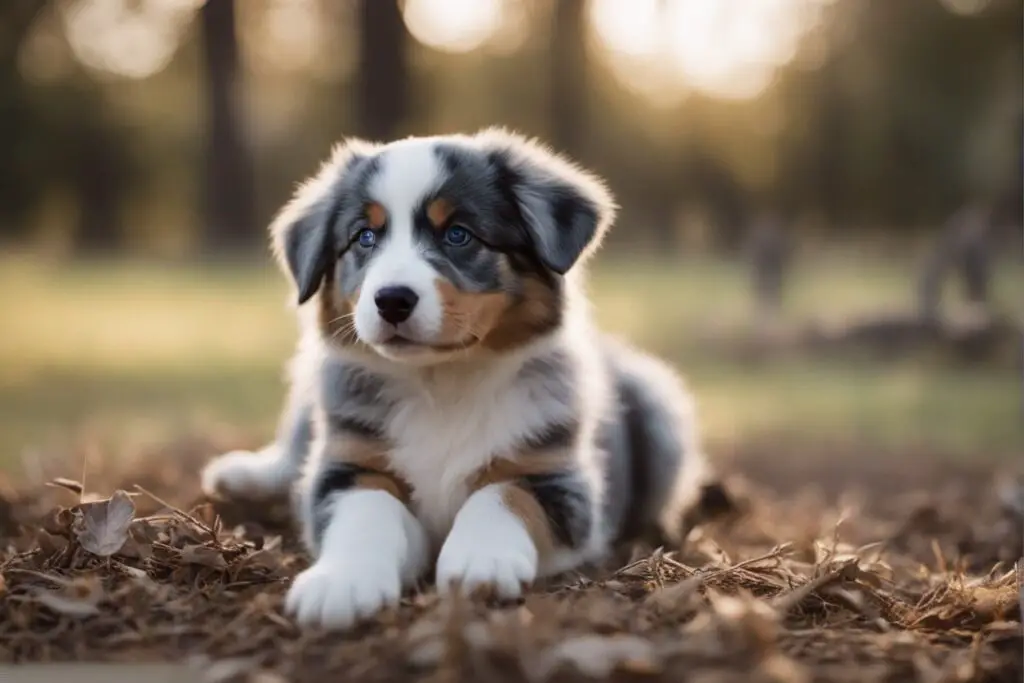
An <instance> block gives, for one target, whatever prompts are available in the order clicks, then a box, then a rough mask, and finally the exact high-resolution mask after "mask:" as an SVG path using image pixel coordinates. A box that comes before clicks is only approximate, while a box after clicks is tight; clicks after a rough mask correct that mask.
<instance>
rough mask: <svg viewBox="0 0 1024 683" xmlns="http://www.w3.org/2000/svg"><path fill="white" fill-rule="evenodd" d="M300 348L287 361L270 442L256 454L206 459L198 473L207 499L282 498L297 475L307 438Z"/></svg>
mask: <svg viewBox="0 0 1024 683" xmlns="http://www.w3.org/2000/svg"><path fill="white" fill-rule="evenodd" d="M314 368H315V365H314V364H313V362H312V359H310V358H308V357H307V356H306V355H305V354H303V353H302V351H301V350H300V352H299V353H297V354H296V355H295V357H294V358H293V359H292V362H291V367H290V380H291V381H290V386H289V389H288V400H287V403H286V405H285V409H284V413H283V414H282V416H281V420H280V422H279V423H278V429H277V436H276V437H275V439H274V440H273V441H272V442H271V443H269V444H267V445H266V446H264V447H263V448H261V449H260V450H258V451H256V452H255V453H253V452H251V451H231V452H230V453H225V454H223V455H221V456H219V457H217V458H215V459H214V460H212V461H210V462H209V463H208V464H207V465H206V467H205V468H204V469H203V472H202V475H201V481H202V488H203V492H204V493H206V494H207V495H210V496H222V497H229V498H241V499H245V500H263V499H267V498H277V497H286V496H287V495H288V494H289V493H290V491H291V487H292V484H294V482H295V480H296V479H297V478H298V476H299V472H300V471H301V468H302V463H303V462H304V461H305V460H306V457H307V455H308V453H309V448H310V444H311V442H312V440H313V400H314V389H313V387H312V382H311V381H310V380H311V378H312V370H313V369H314Z"/></svg>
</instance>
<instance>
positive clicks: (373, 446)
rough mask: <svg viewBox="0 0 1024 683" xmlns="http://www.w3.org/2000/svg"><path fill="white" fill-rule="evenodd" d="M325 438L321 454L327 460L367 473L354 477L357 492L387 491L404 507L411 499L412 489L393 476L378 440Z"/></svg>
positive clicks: (354, 437) (335, 435)
mask: <svg viewBox="0 0 1024 683" xmlns="http://www.w3.org/2000/svg"><path fill="white" fill-rule="evenodd" d="M328 438H329V441H328V443H327V447H326V448H325V449H324V453H325V455H326V457H327V458H328V459H329V460H331V461H333V462H341V463H346V464H350V465H356V466H358V467H361V468H364V469H366V470H367V471H366V472H363V473H361V474H359V475H357V476H356V482H355V485H356V487H357V488H365V489H375V490H381V491H387V492H388V493H390V494H391V495H393V496H394V497H395V498H397V499H398V500H400V501H402V502H403V503H406V504H408V502H409V499H410V498H411V496H412V487H411V486H410V485H409V483H408V482H406V481H405V480H404V479H402V478H401V477H399V476H398V475H396V474H395V473H394V471H393V469H392V467H391V461H390V459H389V458H388V450H389V449H388V445H387V444H386V443H384V442H383V441H381V440H379V439H374V438H368V437H362V436H354V435H349V434H332V435H331V436H330V437H328Z"/></svg>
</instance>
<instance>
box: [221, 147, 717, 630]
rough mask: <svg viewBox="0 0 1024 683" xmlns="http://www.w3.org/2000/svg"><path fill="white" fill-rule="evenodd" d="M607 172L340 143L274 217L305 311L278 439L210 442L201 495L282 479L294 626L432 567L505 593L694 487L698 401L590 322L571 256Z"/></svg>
mask: <svg viewBox="0 0 1024 683" xmlns="http://www.w3.org/2000/svg"><path fill="white" fill-rule="evenodd" d="M614 212H615V206H614V203H613V200H612V198H611V196H610V195H609V193H608V191H607V190H606V189H605V187H604V186H603V184H602V183H601V181H599V180H598V179H597V178H595V177H594V176H592V175H590V174H589V173H587V172H585V171H583V170H581V169H579V168H577V167H576V166H574V165H573V164H571V163H569V162H567V161H566V160H564V159H562V158H560V157H558V156H556V155H555V154H553V153H552V152H551V151H549V150H548V149H546V148H545V147H544V146H542V145H540V144H539V143H537V142H535V141H532V140H527V139H524V138H522V137H519V136H518V135H515V134H512V133H509V132H506V131H502V130H497V129H489V130H485V131H482V132H480V133H478V134H476V135H472V136H465V135H452V136H439V137H427V138H409V139H405V140H399V141H396V142H392V143H390V144H384V145H378V144H370V143H367V142H363V141H356V140H352V141H347V142H343V143H341V144H340V145H338V146H337V147H336V148H335V150H334V152H333V154H332V155H331V158H330V159H329V160H328V161H327V162H326V163H325V164H324V165H323V166H322V168H321V169H320V171H319V172H318V173H317V174H316V176H315V177H313V178H312V179H311V180H309V181H308V182H306V183H305V184H303V185H302V186H301V187H300V188H299V189H298V190H297V192H296V194H295V196H294V198H293V199H292V200H291V201H290V203H288V204H287V205H286V206H285V207H284V209H283V210H282V211H281V213H280V214H279V216H278V217H277V218H276V219H275V221H274V223H273V225H272V226H271V233H272V237H273V244H274V248H275V252H276V255H277V256H278V259H279V261H280V263H281V265H282V268H283V269H284V270H285V271H286V272H287V274H288V275H289V276H290V278H291V280H292V281H293V282H294V284H295V289H296V292H297V300H298V303H299V304H300V305H299V308H298V310H299V318H300V323H301V330H302V331H301V334H300V341H299V344H298V349H297V352H296V355H295V357H294V359H293V361H292V373H291V392H290V394H291V395H290V399H289V402H288V407H287V409H286V411H285V415H284V417H283V418H282V422H281V427H280V430H279V435H278V438H277V439H276V440H275V441H274V442H273V443H272V444H270V445H268V446H267V447H266V448H265V449H263V450H262V451H260V452H258V453H245V452H233V453H228V454H226V455H223V456H221V457H219V458H217V459H215V460H214V461H213V462H211V463H210V465H209V466H208V467H207V468H206V470H205V471H204V473H203V485H204V489H205V490H206V491H207V492H208V493H210V494H219V495H225V496H234V497H237V498H243V499H244V498H248V499H255V498H260V497H265V496H274V495H280V494H285V493H287V492H288V491H293V497H294V500H295V505H296V509H297V516H298V520H299V523H300V525H301V529H302V532H303V536H304V540H305V543H306V545H307V547H308V549H309V551H310V553H311V555H312V557H313V560H314V561H313V563H312V565H311V566H310V567H309V568H308V569H307V570H305V571H304V572H302V573H301V574H300V575H299V576H298V577H297V578H296V579H295V582H294V583H293V584H292V586H291V587H290V589H289V593H288V596H287V600H286V609H287V610H288V611H289V612H290V613H291V614H293V615H294V616H295V618H296V620H297V621H298V623H300V624H302V625H309V626H324V627H328V628H347V627H349V626H351V625H352V624H354V623H355V622H356V621H358V620H359V619H362V618H365V617H369V616H372V615H374V614H375V613H376V612H377V611H378V610H379V609H381V608H383V607H387V606H391V605H394V604H396V603H397V602H398V601H399V598H400V596H401V595H402V593H403V591H404V590H405V589H407V588H409V587H411V586H413V585H415V584H416V583H417V582H418V581H419V580H420V579H421V578H422V577H424V576H427V575H429V574H430V572H431V570H433V572H434V575H435V578H436V582H437V587H438V590H439V591H440V592H441V593H446V592H448V591H451V590H453V588H454V587H461V589H463V590H467V591H480V590H482V591H487V592H491V593H493V594H494V595H496V596H497V597H499V598H515V597H516V596H519V595H520V594H521V593H522V591H523V590H524V588H526V587H528V586H529V585H530V584H531V583H532V582H534V581H535V580H536V579H538V578H540V577H544V576H548V575H551V574H554V573H557V572H562V571H565V570H568V569H571V568H573V567H577V566H579V565H581V564H583V563H587V562H592V561H595V560H599V559H601V558H602V556H604V555H605V554H606V553H607V552H608V551H609V549H610V547H611V545H612V544H613V543H615V542H616V541H617V540H623V539H625V538H629V537H632V536H636V535H638V534H640V533H642V532H646V531H650V530H654V531H656V532H658V533H659V534H660V536H661V538H663V539H666V540H670V541H678V540H680V539H679V536H680V533H681V527H682V521H683V518H684V515H685V513H686V512H687V510H688V508H689V506H691V505H693V504H694V502H695V500H696V499H697V497H698V496H699V494H700V491H701V486H702V485H703V484H704V483H705V482H706V481H707V479H706V477H707V476H708V475H707V472H708V471H709V470H708V469H707V468H706V467H705V465H704V459H703V456H702V454H701V451H700V449H699V445H698V443H697V439H696V431H695V423H694V414H693V407H692V403H691V400H690V398H689V396H688V395H687V393H686V392H685V390H684V389H683V387H682V385H681V384H680V382H679V381H678V379H677V378H676V377H675V376H674V374H673V372H672V371H671V370H670V369H669V368H668V367H667V366H666V365H664V364H662V363H661V362H660V361H658V360H655V359H653V358H651V357H649V356H646V355H644V354H642V353H640V352H638V351H636V350H634V349H632V348H630V347H628V346H626V345H625V344H622V343H619V342H616V341H614V340H612V339H609V338H608V337H606V336H603V335H602V334H601V333H600V332H599V331H598V330H597V329H596V328H595V325H594V322H593V320H592V319H591V313H590V310H589V307H588V302H587V300H586V297H585V294H584V291H583V288H582V284H583V283H582V279H583V264H584V261H585V260H586V259H587V257H588V256H589V255H590V254H591V253H592V252H593V251H594V249H595V248H596V247H597V245H598V244H599V242H600V241H601V238H602V236H603V235H604V233H605V231H606V230H607V229H608V227H609V225H610V224H611V222H612V219H613V216H614Z"/></svg>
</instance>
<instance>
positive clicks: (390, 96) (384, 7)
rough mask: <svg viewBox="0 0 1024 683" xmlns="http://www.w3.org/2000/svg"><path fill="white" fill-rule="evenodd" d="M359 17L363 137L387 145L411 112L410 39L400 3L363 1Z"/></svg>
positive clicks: (359, 87) (359, 119)
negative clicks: (384, 142)
mask: <svg viewBox="0 0 1024 683" xmlns="http://www.w3.org/2000/svg"><path fill="white" fill-rule="evenodd" d="M359 16H360V19H359V23H360V32H359V64H358V72H357V74H358V75H357V87H356V97H358V98H359V99H358V102H357V108H358V109H357V110H358V126H359V134H360V135H361V136H363V137H366V138H368V139H370V140H378V141H387V140H390V139H392V138H394V137H395V136H396V135H397V134H398V132H399V130H400V128H401V125H402V123H403V122H404V120H405V115H406V112H407V111H408V108H409V63H408V58H407V56H408V51H409V37H408V33H407V32H406V29H405V22H404V21H403V19H402V12H401V9H400V8H399V6H398V2H397V0H362V2H361V3H360V14H359Z"/></svg>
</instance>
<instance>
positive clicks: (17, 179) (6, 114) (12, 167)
mask: <svg viewBox="0 0 1024 683" xmlns="http://www.w3.org/2000/svg"><path fill="white" fill-rule="evenodd" d="M45 7H46V0H8V1H7V2H3V3H0V147H2V148H3V150H4V153H3V155H2V159H3V161H0V231H2V234H4V235H6V236H11V237H23V236H24V234H25V231H26V228H27V226H26V224H25V222H24V219H25V217H26V216H27V214H28V213H29V212H30V211H31V210H32V209H33V208H34V207H35V205H36V203H37V202H38V201H39V200H40V198H41V197H42V195H43V194H44V193H45V190H46V184H45V178H44V175H45V172H46V171H45V169H46V166H47V165H48V164H47V162H46V160H45V159H44V158H43V157H44V155H45V156H49V155H48V154H46V153H47V152H48V151H49V150H47V149H46V148H45V147H44V145H42V144H41V142H42V140H41V139H40V137H39V136H38V135H37V133H38V132H39V126H40V125H41V124H44V122H45V118H41V117H40V116H39V114H40V112H39V110H38V104H37V98H34V97H33V92H32V89H31V88H30V87H29V85H28V84H27V83H25V80H24V78H23V77H22V74H21V72H20V70H19V68H18V51H19V50H20V49H21V46H22V44H23V43H24V42H25V38H26V36H27V35H28V33H29V31H30V30H31V28H32V25H33V24H34V23H35V21H36V18H37V17H38V15H39V13H40V12H41V11H42V10H43V9H44V8H45Z"/></svg>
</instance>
